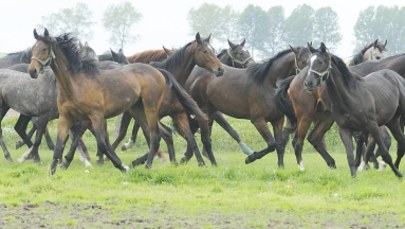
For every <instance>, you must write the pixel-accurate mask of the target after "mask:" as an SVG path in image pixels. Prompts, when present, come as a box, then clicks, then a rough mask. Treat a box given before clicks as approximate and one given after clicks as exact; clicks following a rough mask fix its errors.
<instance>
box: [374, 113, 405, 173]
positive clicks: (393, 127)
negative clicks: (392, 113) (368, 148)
mask: <svg viewBox="0 0 405 229" xmlns="http://www.w3.org/2000/svg"><path fill="white" fill-rule="evenodd" d="M386 126H387V127H388V129H390V131H391V133H392V135H393V136H394V138H395V139H396V140H397V145H398V146H397V147H398V149H397V160H396V161H395V165H394V163H393V162H392V158H391V156H390V155H389V153H388V150H387V148H386V146H385V144H384V140H383V137H382V133H381V131H380V129H379V127H378V126H377V124H375V125H369V132H370V134H371V135H372V136H373V138H374V140H375V141H376V143H377V145H378V147H379V148H380V149H381V151H380V153H381V157H382V158H383V160H384V161H385V163H387V164H388V165H389V166H390V167H391V169H392V171H393V172H394V174H395V175H396V176H397V177H402V174H401V172H400V171H399V170H398V166H399V162H400V161H401V158H402V156H404V152H405V136H404V134H403V132H402V130H401V127H400V124H399V116H398V115H397V117H394V118H393V119H392V120H391V121H390V122H389V123H387V124H386Z"/></svg>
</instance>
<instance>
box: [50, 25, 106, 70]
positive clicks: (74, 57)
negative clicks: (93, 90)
mask: <svg viewBox="0 0 405 229" xmlns="http://www.w3.org/2000/svg"><path fill="white" fill-rule="evenodd" d="M55 40H56V44H57V45H58V47H59V48H60V49H61V50H62V52H63V54H64V55H65V57H66V59H67V62H68V63H69V64H68V66H69V71H70V72H71V73H74V74H77V73H80V72H83V73H86V75H91V76H94V75H95V74H96V73H98V72H99V70H98V68H97V59H95V58H94V57H93V56H87V55H86V56H82V55H81V54H82V53H81V52H80V47H79V42H78V40H77V38H76V37H75V36H73V35H72V34H70V33H64V34H61V35H59V36H57V37H55Z"/></svg>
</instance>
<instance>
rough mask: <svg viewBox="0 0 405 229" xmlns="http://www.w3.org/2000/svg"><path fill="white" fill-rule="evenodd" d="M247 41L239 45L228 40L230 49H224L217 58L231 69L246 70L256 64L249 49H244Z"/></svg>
mask: <svg viewBox="0 0 405 229" xmlns="http://www.w3.org/2000/svg"><path fill="white" fill-rule="evenodd" d="M245 42H246V39H243V41H242V42H241V43H239V44H234V43H232V42H231V41H230V40H229V39H228V45H229V48H228V49H223V50H222V51H220V52H219V54H218V55H217V57H218V58H219V60H220V61H221V62H222V63H223V64H226V65H228V66H230V67H234V68H246V67H247V66H248V65H249V64H253V63H255V61H254V60H253V58H252V56H251V55H250V53H249V51H248V50H247V49H244V48H243V47H244V46H245Z"/></svg>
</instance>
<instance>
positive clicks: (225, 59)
mask: <svg viewBox="0 0 405 229" xmlns="http://www.w3.org/2000/svg"><path fill="white" fill-rule="evenodd" d="M219 61H221V63H223V64H225V65H228V66H231V67H235V66H234V64H232V59H231V57H230V56H229V55H228V53H227V52H225V53H224V54H223V55H221V56H220V57H219Z"/></svg>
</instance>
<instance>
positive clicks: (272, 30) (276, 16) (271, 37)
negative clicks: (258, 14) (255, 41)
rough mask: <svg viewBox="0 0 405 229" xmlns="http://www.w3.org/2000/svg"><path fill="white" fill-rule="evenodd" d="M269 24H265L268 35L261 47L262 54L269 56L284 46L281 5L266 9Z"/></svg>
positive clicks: (282, 10)
mask: <svg viewBox="0 0 405 229" xmlns="http://www.w3.org/2000/svg"><path fill="white" fill-rule="evenodd" d="M267 15H268V17H269V24H268V26H267V29H266V30H268V34H267V35H268V37H267V38H266V40H265V41H264V49H261V51H262V53H263V56H265V57H271V56H274V55H276V54H277V53H278V52H279V51H280V50H284V49H285V48H286V46H285V44H284V40H285V29H284V21H285V16H284V8H283V7H282V6H273V7H271V8H270V9H269V10H268V11H267Z"/></svg>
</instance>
